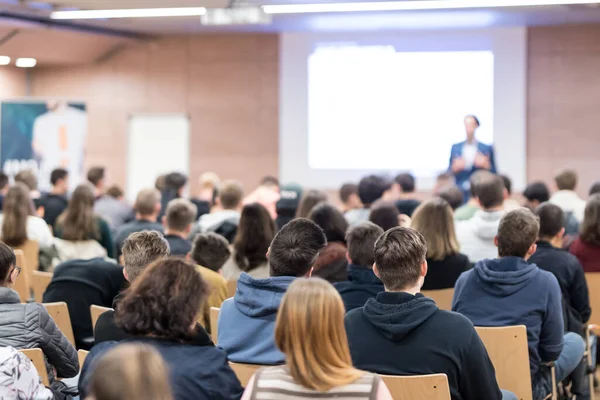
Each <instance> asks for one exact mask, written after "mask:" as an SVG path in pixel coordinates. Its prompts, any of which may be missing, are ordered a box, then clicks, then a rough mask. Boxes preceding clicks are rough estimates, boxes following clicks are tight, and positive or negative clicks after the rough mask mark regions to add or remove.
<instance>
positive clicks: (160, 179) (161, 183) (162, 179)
mask: <svg viewBox="0 0 600 400" xmlns="http://www.w3.org/2000/svg"><path fill="white" fill-rule="evenodd" d="M154 188H155V189H156V190H158V191H159V192H161V193H162V192H163V191H164V190H165V189H166V188H167V175H166V174H163V175H159V176H157V177H156V180H155V181H154Z"/></svg>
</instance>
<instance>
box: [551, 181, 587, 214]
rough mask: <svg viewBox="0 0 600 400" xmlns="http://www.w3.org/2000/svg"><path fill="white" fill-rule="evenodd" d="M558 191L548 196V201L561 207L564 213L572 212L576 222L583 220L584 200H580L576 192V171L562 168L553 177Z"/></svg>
mask: <svg viewBox="0 0 600 400" xmlns="http://www.w3.org/2000/svg"><path fill="white" fill-rule="evenodd" d="M554 182H555V183H556V188H557V189H558V192H556V193H554V194H553V195H552V197H551V198H550V203H554V204H556V205H557V206H559V207H560V208H562V209H563V211H564V212H566V213H569V212H570V213H573V215H574V216H575V219H577V222H579V223H581V222H582V221H583V212H584V210H585V200H582V199H581V198H580V197H579V195H578V194H577V193H575V187H576V186H577V173H576V172H575V171H573V170H564V171H562V172H560V173H559V174H558V175H556V176H555V177H554Z"/></svg>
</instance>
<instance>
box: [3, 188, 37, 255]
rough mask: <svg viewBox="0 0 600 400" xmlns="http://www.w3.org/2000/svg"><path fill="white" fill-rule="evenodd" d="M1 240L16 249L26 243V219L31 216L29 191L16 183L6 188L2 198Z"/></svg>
mask: <svg viewBox="0 0 600 400" xmlns="http://www.w3.org/2000/svg"><path fill="white" fill-rule="evenodd" d="M2 212H3V215H4V219H3V221H2V240H3V241H4V243H6V244H7V245H9V246H12V247H18V246H21V245H23V244H24V243H25V242H26V241H27V219H28V218H29V215H30V214H31V199H30V198H29V189H28V188H27V186H25V184H23V183H20V182H17V183H15V184H14V185H13V186H11V187H9V188H8V192H7V193H6V196H5V197H4V204H3V210H2Z"/></svg>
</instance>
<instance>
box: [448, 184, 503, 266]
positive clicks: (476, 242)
mask: <svg viewBox="0 0 600 400" xmlns="http://www.w3.org/2000/svg"><path fill="white" fill-rule="evenodd" d="M476 180H477V183H476V184H475V192H474V193H475V195H476V196H477V201H478V202H479V206H480V207H481V210H478V211H477V212H475V215H473V217H472V218H471V219H469V220H467V221H459V222H458V223H457V224H456V237H457V239H458V244H459V246H460V249H461V251H462V252H463V254H465V255H466V256H467V257H469V260H470V261H471V262H477V261H480V260H483V259H484V258H496V256H497V255H498V250H497V249H496V246H495V245H494V237H495V236H496V233H497V232H498V224H499V223H500V219H501V218H502V217H503V216H504V214H505V212H504V205H503V203H504V192H505V190H506V189H505V188H504V182H503V181H502V178H500V177H499V176H498V175H493V174H486V175H485V176H483V175H482V176H480V177H478V178H476ZM457 211H458V210H457Z"/></svg>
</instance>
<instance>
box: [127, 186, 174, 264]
mask: <svg viewBox="0 0 600 400" xmlns="http://www.w3.org/2000/svg"><path fill="white" fill-rule="evenodd" d="M160 207H161V206H160V192H159V191H158V190H156V189H154V188H148V189H142V190H140V192H139V193H138V194H137V197H136V198H135V205H134V209H135V220H133V221H131V222H128V223H126V224H125V225H123V226H121V227H120V228H119V230H118V231H117V235H116V236H115V243H116V245H117V256H118V257H120V256H121V254H123V252H122V251H121V249H122V247H123V243H124V242H125V239H127V238H128V237H129V235H131V234H132V233H135V232H141V231H159V232H163V227H162V225H161V224H159V223H158V222H156V219H157V218H158V214H160Z"/></svg>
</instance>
